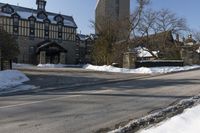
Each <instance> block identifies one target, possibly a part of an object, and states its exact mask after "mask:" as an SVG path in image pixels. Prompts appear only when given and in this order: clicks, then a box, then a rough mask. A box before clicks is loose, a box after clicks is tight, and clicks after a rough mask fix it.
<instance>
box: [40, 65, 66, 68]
mask: <svg viewBox="0 0 200 133" xmlns="http://www.w3.org/2000/svg"><path fill="white" fill-rule="evenodd" d="M38 67H42V68H63V67H65V65H63V64H39V65H38Z"/></svg>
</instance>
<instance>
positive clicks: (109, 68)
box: [83, 64, 200, 74]
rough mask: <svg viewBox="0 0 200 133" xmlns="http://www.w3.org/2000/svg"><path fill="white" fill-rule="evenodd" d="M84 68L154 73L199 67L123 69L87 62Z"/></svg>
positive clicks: (196, 66) (197, 66)
mask: <svg viewBox="0 0 200 133" xmlns="http://www.w3.org/2000/svg"><path fill="white" fill-rule="evenodd" d="M83 68H84V69H89V70H95V71H102V72H117V73H139V74H156V73H170V72H179V71H187V70H192V69H196V68H200V66H199V65H194V66H184V67H151V68H147V67H141V68H137V69H125V68H117V67H113V66H107V65H104V66H94V65H90V64H87V65H85V66H83Z"/></svg>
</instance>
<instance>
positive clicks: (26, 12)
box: [0, 3, 77, 28]
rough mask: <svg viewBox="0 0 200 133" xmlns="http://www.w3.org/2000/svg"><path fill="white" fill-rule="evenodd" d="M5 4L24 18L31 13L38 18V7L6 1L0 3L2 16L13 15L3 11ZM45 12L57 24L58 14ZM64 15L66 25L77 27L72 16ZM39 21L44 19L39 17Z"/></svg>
mask: <svg viewBox="0 0 200 133" xmlns="http://www.w3.org/2000/svg"><path fill="white" fill-rule="evenodd" d="M5 5H9V6H11V7H12V8H13V9H14V12H16V13H17V14H19V16H20V17H21V18H22V19H28V18H29V17H30V16H31V15H33V16H35V18H37V14H38V10H36V9H31V8H26V7H21V6H15V5H10V4H5V3H0V16H7V17H10V16H11V15H12V14H8V13H4V12H2V9H1V7H3V6H5ZM45 13H46V14H47V16H48V19H49V20H50V21H51V23H54V24H57V22H56V21H55V20H54V17H55V16H57V15H58V14H56V13H52V12H46V11H45ZM62 17H63V18H64V20H63V23H64V25H65V26H69V27H73V28H77V25H76V23H75V21H74V19H73V17H72V16H67V15H62ZM37 21H41V22H43V19H39V18H37Z"/></svg>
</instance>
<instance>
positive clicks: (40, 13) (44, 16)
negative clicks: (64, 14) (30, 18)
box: [37, 11, 47, 19]
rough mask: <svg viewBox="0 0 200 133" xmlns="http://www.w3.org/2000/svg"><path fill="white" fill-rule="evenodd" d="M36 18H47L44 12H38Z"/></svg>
mask: <svg viewBox="0 0 200 133" xmlns="http://www.w3.org/2000/svg"><path fill="white" fill-rule="evenodd" d="M37 18H39V19H46V18H47V14H46V13H45V12H44V11H41V12H38V14H37Z"/></svg>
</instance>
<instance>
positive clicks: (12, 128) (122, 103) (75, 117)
mask: <svg viewBox="0 0 200 133" xmlns="http://www.w3.org/2000/svg"><path fill="white" fill-rule="evenodd" d="M199 93H200V70H196V71H189V72H182V73H176V74H169V75H164V76H158V77H152V78H147V79H135V80H132V81H126V82H119V83H114V84H102V85H97V86H88V87H84V88H81V90H80V89H79V90H76V91H69V90H67V89H66V90H65V89H63V90H54V91H46V92H39V93H33V94H29V95H28V94H27V95H18V96H5V97H0V133H91V132H97V131H103V130H107V129H113V128H115V126H116V127H117V126H119V124H122V125H123V124H125V123H127V122H128V121H129V120H131V119H135V118H138V117H141V116H144V115H147V113H149V112H152V111H156V110H159V109H161V108H164V107H166V106H168V105H170V104H172V103H174V102H176V101H178V100H180V99H184V98H189V97H191V96H194V95H197V94H199Z"/></svg>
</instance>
